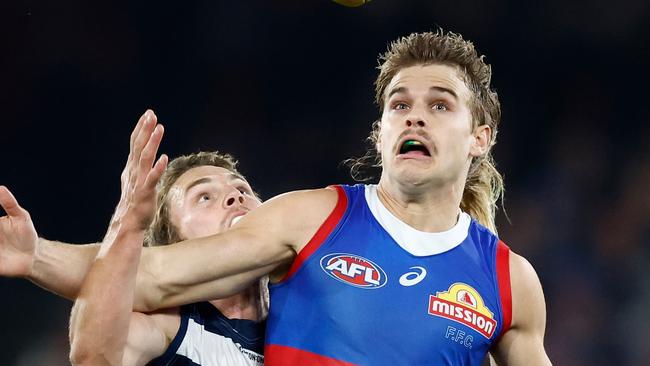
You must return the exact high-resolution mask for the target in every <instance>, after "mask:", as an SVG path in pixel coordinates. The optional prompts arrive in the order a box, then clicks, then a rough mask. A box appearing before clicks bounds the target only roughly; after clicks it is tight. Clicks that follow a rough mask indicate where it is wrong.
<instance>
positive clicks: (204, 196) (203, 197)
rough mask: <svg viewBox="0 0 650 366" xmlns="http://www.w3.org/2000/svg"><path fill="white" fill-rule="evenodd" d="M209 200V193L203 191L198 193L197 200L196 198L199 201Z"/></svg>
mask: <svg viewBox="0 0 650 366" xmlns="http://www.w3.org/2000/svg"><path fill="white" fill-rule="evenodd" d="M209 200H210V195H209V194H207V193H204V194H201V195H199V200H198V202H199V203H201V202H207V201H209Z"/></svg>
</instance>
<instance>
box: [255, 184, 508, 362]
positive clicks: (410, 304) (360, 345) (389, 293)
mask: <svg viewBox="0 0 650 366" xmlns="http://www.w3.org/2000/svg"><path fill="white" fill-rule="evenodd" d="M355 188H357V187H349V188H347V191H348V192H347V193H348V197H349V198H348V199H349V203H348V208H347V210H346V212H345V214H344V215H343V216H342V217H341V219H340V222H339V224H338V225H337V227H336V228H335V229H334V230H333V231H332V232H331V234H330V235H329V237H328V238H327V239H326V240H325V241H324V242H323V243H322V244H321V245H320V246H319V247H318V249H317V250H315V251H314V252H313V253H312V254H311V255H310V256H309V258H307V259H306V260H305V261H304V263H303V264H302V265H301V267H300V268H299V269H298V270H297V272H296V273H295V274H293V276H292V277H291V278H289V279H287V281H286V282H283V283H281V284H279V285H275V286H273V287H272V289H271V296H272V297H271V314H270V316H269V329H268V331H267V343H270V344H281V345H286V346H289V347H296V348H298V349H302V350H308V351H309V352H314V353H316V354H318V355H324V356H327V357H331V358H333V359H336V360H342V361H345V362H349V363H350V364H358V365H443V364H453V365H462V364H480V363H481V361H482V360H483V358H484V357H485V354H486V352H487V350H488V348H489V347H490V346H491V344H492V343H493V341H494V339H495V338H496V336H497V335H498V332H499V328H500V323H501V319H500V303H499V296H498V294H499V293H498V288H497V286H496V283H497V282H496V279H495V269H494V260H492V259H491V258H493V257H494V242H489V239H491V238H489V237H485V235H484V233H483V232H482V231H481V230H480V228H478V227H476V225H474V224H472V225H470V227H469V230H468V234H467V237H466V238H465V239H464V240H463V241H462V242H461V243H460V244H459V245H457V246H455V247H454V248H453V249H451V250H448V251H445V252H444V253H440V254H436V255H430V256H415V255H413V254H411V253H409V252H408V251H406V250H404V249H403V248H402V247H400V246H399V245H397V244H396V243H395V241H394V239H393V238H392V237H391V236H390V235H389V234H388V232H386V230H384V228H382V226H381V225H380V224H379V223H378V222H377V221H376V220H374V218H373V216H372V213H371V212H370V211H369V210H368V208H367V206H365V200H363V199H362V196H361V195H360V194H359V192H355V191H354V190H355ZM357 189H358V188H357ZM486 240H487V241H488V242H487V243H485V242H484V241H486ZM493 241H494V240H493Z"/></svg>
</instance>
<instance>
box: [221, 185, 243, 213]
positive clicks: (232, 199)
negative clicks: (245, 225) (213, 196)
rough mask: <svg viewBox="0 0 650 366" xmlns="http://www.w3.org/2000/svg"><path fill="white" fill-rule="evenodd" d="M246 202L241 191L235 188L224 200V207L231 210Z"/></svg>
mask: <svg viewBox="0 0 650 366" xmlns="http://www.w3.org/2000/svg"><path fill="white" fill-rule="evenodd" d="M244 202H246V196H245V195H244V194H243V193H242V192H241V191H240V190H239V189H235V188H233V189H232V190H231V191H230V192H228V194H227V195H226V196H225V197H224V199H223V206H224V207H225V208H230V207H233V206H235V205H243V204H244Z"/></svg>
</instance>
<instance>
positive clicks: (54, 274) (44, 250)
mask: <svg viewBox="0 0 650 366" xmlns="http://www.w3.org/2000/svg"><path fill="white" fill-rule="evenodd" d="M99 248H100V244H86V245H76V244H67V243H61V242H56V241H50V240H46V239H39V245H38V248H37V250H36V253H35V258H34V265H33V267H32V270H31V273H30V275H29V276H28V278H29V280H30V281H32V282H33V283H35V284H37V285H38V286H40V287H42V288H44V289H46V290H48V291H51V292H53V293H55V294H57V295H59V296H62V297H65V298H66V299H69V300H73V301H74V300H75V299H76V298H77V295H78V293H79V289H80V288H81V285H82V283H83V280H84V278H85V277H86V274H87V273H88V271H89V270H90V267H91V266H92V263H93V260H94V259H95V257H96V256H97V252H98V251H99Z"/></svg>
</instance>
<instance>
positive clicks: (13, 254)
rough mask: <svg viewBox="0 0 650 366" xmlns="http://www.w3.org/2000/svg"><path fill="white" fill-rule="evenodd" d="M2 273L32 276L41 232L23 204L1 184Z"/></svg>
mask: <svg viewBox="0 0 650 366" xmlns="http://www.w3.org/2000/svg"><path fill="white" fill-rule="evenodd" d="M0 206H2V208H3V209H4V211H5V212H6V213H7V215H6V216H2V217H0V276H7V277H26V276H29V274H30V273H31V270H32V266H33V264H34V257H35V256H34V254H35V251H36V245H37V244H38V235H37V234H36V229H35V228H34V223H32V219H31V217H30V216H29V212H27V210H25V209H24V208H22V207H20V205H19V204H18V201H17V200H16V198H15V197H14V196H13V194H11V192H10V191H9V189H7V187H5V186H0Z"/></svg>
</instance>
